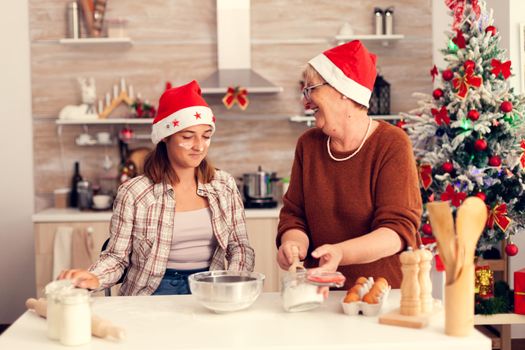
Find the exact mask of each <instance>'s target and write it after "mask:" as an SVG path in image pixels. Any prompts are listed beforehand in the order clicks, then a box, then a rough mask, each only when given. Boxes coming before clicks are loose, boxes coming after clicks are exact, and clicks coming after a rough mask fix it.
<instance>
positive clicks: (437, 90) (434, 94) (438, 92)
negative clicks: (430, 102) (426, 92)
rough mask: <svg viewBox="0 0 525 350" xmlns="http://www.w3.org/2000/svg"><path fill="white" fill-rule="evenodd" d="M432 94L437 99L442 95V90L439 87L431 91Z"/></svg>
mask: <svg viewBox="0 0 525 350" xmlns="http://www.w3.org/2000/svg"><path fill="white" fill-rule="evenodd" d="M432 96H433V97H434V98H435V99H436V100H438V99H440V98H441V97H443V90H441V89H435V90H434V91H433V92H432Z"/></svg>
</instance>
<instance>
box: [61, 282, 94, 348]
mask: <svg viewBox="0 0 525 350" xmlns="http://www.w3.org/2000/svg"><path fill="white" fill-rule="evenodd" d="M60 304H61V305H62V324H61V328H60V342H61V343H62V344H64V345H68V346H74V345H83V344H87V343H89V342H90V341H91V307H90V305H89V293H88V291H87V290H85V289H73V290H71V291H69V292H67V293H63V294H61V296H60Z"/></svg>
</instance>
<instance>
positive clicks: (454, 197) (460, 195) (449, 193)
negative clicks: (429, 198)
mask: <svg viewBox="0 0 525 350" xmlns="http://www.w3.org/2000/svg"><path fill="white" fill-rule="evenodd" d="M465 198H467V194H466V193H464V192H456V191H455V190H454V187H452V185H450V184H449V185H448V186H447V189H446V190H445V192H443V193H442V194H441V200H442V201H452V205H453V206H455V207H459V206H460V205H461V202H463V201H464V200H465Z"/></svg>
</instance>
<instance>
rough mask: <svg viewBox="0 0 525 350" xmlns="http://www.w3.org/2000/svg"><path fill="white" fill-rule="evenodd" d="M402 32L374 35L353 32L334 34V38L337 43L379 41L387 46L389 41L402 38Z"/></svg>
mask: <svg viewBox="0 0 525 350" xmlns="http://www.w3.org/2000/svg"><path fill="white" fill-rule="evenodd" d="M404 38H405V36H404V35H403V34H390V35H386V34H385V35H375V34H353V35H336V36H335V40H337V43H338V44H343V43H346V42H348V41H352V40H361V41H380V42H382V43H383V45H385V46H387V45H388V43H389V42H391V41H396V40H401V39H404Z"/></svg>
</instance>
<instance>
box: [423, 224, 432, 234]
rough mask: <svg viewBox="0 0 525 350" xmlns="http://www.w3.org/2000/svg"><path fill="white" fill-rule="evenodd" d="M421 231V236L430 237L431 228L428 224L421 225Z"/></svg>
mask: <svg viewBox="0 0 525 350" xmlns="http://www.w3.org/2000/svg"><path fill="white" fill-rule="evenodd" d="M421 231H423V234H425V235H427V236H430V235H432V226H430V224H423V226H422V227H421Z"/></svg>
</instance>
